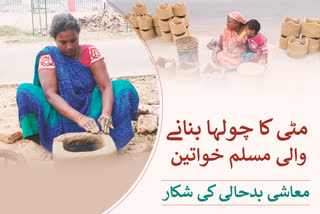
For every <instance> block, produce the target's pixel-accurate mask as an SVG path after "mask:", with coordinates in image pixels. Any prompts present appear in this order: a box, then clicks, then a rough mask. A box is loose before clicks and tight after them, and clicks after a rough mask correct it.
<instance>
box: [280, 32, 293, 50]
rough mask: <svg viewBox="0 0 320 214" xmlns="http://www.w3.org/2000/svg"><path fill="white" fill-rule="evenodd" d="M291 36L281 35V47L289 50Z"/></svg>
mask: <svg viewBox="0 0 320 214" xmlns="http://www.w3.org/2000/svg"><path fill="white" fill-rule="evenodd" d="M289 38H290V37H289V36H283V35H281V36H280V41H279V48H281V49H284V50H287V48H288V41H289Z"/></svg>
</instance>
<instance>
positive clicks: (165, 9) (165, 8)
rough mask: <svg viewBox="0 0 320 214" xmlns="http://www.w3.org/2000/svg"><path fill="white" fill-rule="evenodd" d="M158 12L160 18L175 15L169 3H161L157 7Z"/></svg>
mask: <svg viewBox="0 0 320 214" xmlns="http://www.w3.org/2000/svg"><path fill="white" fill-rule="evenodd" d="M156 13H157V16H158V17H159V19H169V18H171V17H173V16H174V15H173V12H172V7H171V5H170V4H169V3H164V4H160V6H158V7H157V8H156Z"/></svg>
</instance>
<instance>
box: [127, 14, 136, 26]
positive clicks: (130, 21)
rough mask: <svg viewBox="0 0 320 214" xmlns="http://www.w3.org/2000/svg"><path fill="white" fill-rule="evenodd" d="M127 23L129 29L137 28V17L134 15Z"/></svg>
mask: <svg viewBox="0 0 320 214" xmlns="http://www.w3.org/2000/svg"><path fill="white" fill-rule="evenodd" d="M128 23H129V24H130V27H131V28H132V29H135V28H139V25H138V16H136V15H132V16H130V17H129V22H128Z"/></svg>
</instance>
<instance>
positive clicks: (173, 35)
mask: <svg viewBox="0 0 320 214" xmlns="http://www.w3.org/2000/svg"><path fill="white" fill-rule="evenodd" d="M187 36H188V34H187V32H184V33H181V34H172V39H173V42H176V41H177V40H178V39H182V38H184V37H187Z"/></svg>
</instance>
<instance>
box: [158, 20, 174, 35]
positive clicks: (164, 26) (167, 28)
mask: <svg viewBox="0 0 320 214" xmlns="http://www.w3.org/2000/svg"><path fill="white" fill-rule="evenodd" d="M171 20H172V19H169V20H168V21H162V20H161V19H159V27H160V30H161V31H162V32H164V31H171V29H170V21H171Z"/></svg>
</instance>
